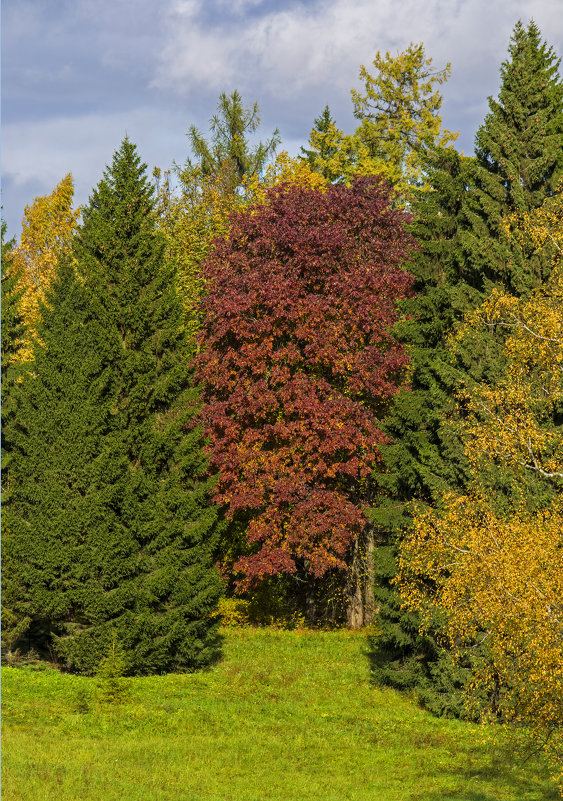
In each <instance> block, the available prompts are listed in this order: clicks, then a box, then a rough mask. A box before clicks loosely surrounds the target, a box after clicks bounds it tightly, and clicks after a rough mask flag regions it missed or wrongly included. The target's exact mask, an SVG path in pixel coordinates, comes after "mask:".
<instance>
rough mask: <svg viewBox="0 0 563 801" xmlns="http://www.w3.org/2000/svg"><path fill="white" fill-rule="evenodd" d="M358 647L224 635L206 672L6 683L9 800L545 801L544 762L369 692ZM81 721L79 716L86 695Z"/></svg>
mask: <svg viewBox="0 0 563 801" xmlns="http://www.w3.org/2000/svg"><path fill="white" fill-rule="evenodd" d="M363 646H364V638H363V637H362V636H361V635H358V634H356V635H352V634H348V633H346V632H332V633H294V632H275V631H269V630H262V631H248V630H246V631H245V630H241V631H230V632H228V634H227V637H226V642H225V659H224V660H223V662H222V663H221V664H219V665H218V666H217V667H215V668H214V669H213V670H211V671H209V672H208V673H204V674H198V675H175V676H162V677H152V678H144V679H127V680H125V681H126V685H127V690H128V698H127V700H126V701H125V702H124V703H122V704H121V705H118V706H108V705H104V704H101V703H100V702H99V700H98V696H99V691H98V690H96V687H95V683H94V681H93V680H92V679H87V678H80V677H74V676H68V675H62V674H59V673H57V672H55V671H51V670H49V671H41V672H39V671H32V670H30V669H14V668H5V669H4V671H3V703H4V716H3V724H4V745H3V771H4V776H3V781H2V798H3V801H24V799H25V801H29V799H41V801H67V800H68V801H77V800H78V799H80V801H114V800H115V801H205V799H214V801H265V800H266V799H271V800H272V801H273V800H275V801H282V800H283V801H309V799H311V801H312V799H315V801H317V800H321V801H368V799H369V801H391V799H393V801H407V800H412V801H414V799H418V800H419V801H439V800H440V799H456V801H493V800H494V801H497V800H498V799H502V801H509V799H511V800H512V801H532V800H533V801H547V799H556V798H558V797H559V795H558V793H557V791H556V790H555V788H554V787H553V784H552V783H551V782H550V781H549V779H548V774H547V770H546V769H545V768H543V767H542V766H541V765H536V764H532V763H529V762H528V763H526V765H524V766H518V765H517V764H515V759H514V758H513V757H511V755H510V752H509V751H508V750H507V749H503V748H502V744H500V745H498V744H497V745H496V746H495V747H492V746H491V745H490V743H489V744H488V743H485V742H483V731H482V730H481V729H480V728H479V727H474V726H469V725H467V724H463V723H460V722H458V721H444V720H437V719H435V718H432V717H431V716H430V715H428V714H426V713H425V712H423V711H422V710H420V709H418V708H417V707H416V706H414V705H413V704H412V703H411V702H409V701H408V700H406V699H404V698H402V697H401V696H399V695H397V694H396V693H395V692H393V691H391V690H389V691H386V690H376V689H374V688H372V687H370V685H369V682H368V669H367V661H366V659H365V657H364V656H363V655H362V653H361V652H362V648H363ZM85 697H86V698H89V699H90V701H89V706H90V711H88V712H84V711H82V712H81V711H79V709H80V708H81V707H83V706H84V698H85Z"/></svg>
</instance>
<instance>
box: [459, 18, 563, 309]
mask: <svg viewBox="0 0 563 801" xmlns="http://www.w3.org/2000/svg"><path fill="white" fill-rule="evenodd" d="M508 50H509V55H510V58H509V59H508V60H507V61H504V62H503V64H502V66H501V70H500V74H501V81H502V83H501V88H500V92H499V96H498V100H494V99H493V98H492V97H491V98H489V107H490V112H489V114H488V115H487V116H486V118H485V121H484V123H483V125H482V126H481V127H480V128H479V130H478V131H477V135H476V137H475V155H476V162H475V166H474V168H473V170H472V174H471V176H470V182H471V188H472V192H471V195H470V202H469V204H468V225H467V228H466V230H465V231H464V232H463V237H462V244H463V248H464V251H465V259H466V262H467V267H468V269H471V271H472V272H473V274H474V276H475V278H476V279H477V278H479V279H480V280H481V282H482V283H483V287H484V289H489V288H490V286H491V284H494V283H497V282H500V283H502V284H503V285H505V286H506V287H507V288H508V289H509V290H510V291H512V292H513V293H514V294H516V295H523V294H524V295H527V294H528V293H529V292H530V290H531V289H532V288H533V287H534V286H537V284H538V283H541V282H543V281H544V280H545V279H546V278H547V277H548V271H549V269H550V265H551V255H550V254H549V253H547V252H544V253H543V254H542V256H541V257H540V256H538V255H537V254H534V255H532V254H529V253H525V252H524V251H523V249H522V247H521V246H520V245H519V244H517V242H516V241H515V240H514V239H509V238H508V236H507V233H506V229H505V224H506V218H507V216H508V215H510V214H511V213H514V212H528V211H531V210H532V209H536V208H539V206H541V204H542V203H543V201H544V200H545V198H546V197H549V196H551V194H552V193H553V191H554V189H555V187H556V186H557V184H558V182H559V180H560V179H561V177H562V176H563V83H562V81H561V78H560V76H559V74H558V68H559V64H560V60H559V59H557V58H556V56H555V53H554V51H553V48H552V47H547V45H546V43H545V42H542V41H541V34H540V31H539V29H538V27H537V26H536V24H535V23H534V22H530V24H529V25H528V27H527V28H525V27H524V26H523V25H522V23H521V22H518V23H517V24H516V26H515V28H514V31H513V34H512V37H511V40H510V45H509V48H508Z"/></svg>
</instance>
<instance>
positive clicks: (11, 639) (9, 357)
mask: <svg viewBox="0 0 563 801" xmlns="http://www.w3.org/2000/svg"><path fill="white" fill-rule="evenodd" d="M1 234H2V383H1V391H2V398H1V408H2V468H1V469H2V504H3V505H4V504H6V503H7V502H8V500H9V497H10V487H11V484H12V482H11V481H10V478H9V476H10V462H11V445H10V431H11V429H12V427H13V425H14V423H15V420H16V417H15V399H14V394H15V390H16V388H17V384H18V379H19V377H20V375H21V365H20V364H19V361H18V357H19V353H20V350H21V346H22V342H23V338H24V336H25V324H24V320H23V317H22V315H21V313H20V301H21V297H22V294H23V292H22V291H21V290H19V289H18V286H17V285H18V279H19V275H18V273H17V271H16V270H15V269H14V262H13V259H12V255H13V254H12V251H13V249H14V245H15V241H14V239H9V240H7V239H6V223H5V222H4V220H2V232H1ZM6 537H7V527H6V525H5V515H2V538H3V543H4V546H5V545H6ZM7 576H8V570H7V569H6V565H5V563H4V562H3V572H2V579H3V582H4V581H5V580H6V578H7ZM3 586H4V584H3ZM30 622H31V621H30V619H29V618H28V617H26V616H25V615H24V616H18V615H17V614H16V613H15V612H14V610H13V609H11V608H10V607H9V606H8V605H7V600H6V597H5V595H4V596H3V597H2V654H3V657H8V658H9V654H10V652H11V651H12V649H13V648H14V646H15V643H16V642H17V641H18V639H20V637H21V636H22V635H23V634H25V633H26V632H27V630H28V628H29V624H30Z"/></svg>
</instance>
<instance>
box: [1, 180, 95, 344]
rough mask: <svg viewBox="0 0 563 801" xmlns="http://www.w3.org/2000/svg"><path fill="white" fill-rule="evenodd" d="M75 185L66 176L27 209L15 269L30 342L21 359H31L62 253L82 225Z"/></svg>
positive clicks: (13, 260)
mask: <svg viewBox="0 0 563 801" xmlns="http://www.w3.org/2000/svg"><path fill="white" fill-rule="evenodd" d="M73 197H74V182H73V179H72V176H71V175H70V173H69V174H68V175H65V177H64V178H63V179H62V181H61V182H60V183H59V184H57V186H56V187H55V188H54V190H53V191H52V192H51V194H50V195H45V196H40V197H36V198H35V200H34V201H33V202H32V203H31V205H30V206H26V207H25V210H24V216H23V221H22V232H21V237H20V243H19V245H18V246H17V247H16V248H14V252H13V259H12V263H13V269H14V270H15V271H16V272H18V273H19V275H20V278H19V284H18V286H19V288H20V289H21V290H22V291H23V293H24V294H23V297H22V302H21V311H22V314H23V316H24V320H25V323H26V329H27V337H28V341H27V343H26V346H25V348H24V349H23V350H22V353H21V358H22V359H23V360H29V359H30V358H31V340H32V338H33V337H34V335H35V330H36V326H37V321H38V316H39V303H40V301H43V300H44V299H45V292H46V290H47V289H48V287H49V285H50V283H51V281H52V280H53V275H54V271H55V266H56V264H57V260H58V258H59V256H60V255H61V253H63V251H64V250H65V249H66V248H68V247H69V246H70V244H71V241H72V237H73V235H74V233H75V231H76V227H77V225H78V217H79V215H80V210H79V209H73V208H72V204H73Z"/></svg>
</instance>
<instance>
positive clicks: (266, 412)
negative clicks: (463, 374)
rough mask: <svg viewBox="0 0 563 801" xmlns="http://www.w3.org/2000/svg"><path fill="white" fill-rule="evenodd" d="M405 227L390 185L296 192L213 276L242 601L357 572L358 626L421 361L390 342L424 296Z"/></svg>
mask: <svg viewBox="0 0 563 801" xmlns="http://www.w3.org/2000/svg"><path fill="white" fill-rule="evenodd" d="M403 217H404V215H402V214H401V213H400V212H397V211H393V210H392V209H391V208H390V191H389V188H388V186H387V185H386V184H385V183H381V182H380V181H378V180H376V179H369V178H365V179H358V180H357V181H356V182H355V183H354V184H353V186H352V187H350V188H346V187H344V186H329V187H328V188H326V191H320V190H318V189H311V188H301V187H298V186H292V187H283V186H280V187H278V188H274V189H272V190H271V192H270V194H269V197H268V203H267V204H266V205H263V206H261V207H258V208H255V209H250V210H249V211H248V212H246V213H243V214H239V215H236V216H235V217H234V218H233V221H232V224H231V229H230V232H229V234H228V236H227V237H225V239H224V240H222V241H220V242H218V243H217V245H216V247H215V250H214V251H213V253H212V255H211V256H210V258H209V259H208V260H207V261H206V262H205V265H204V269H205V278H206V280H207V281H208V289H209V293H208V295H207V296H206V298H205V299H204V310H205V325H204V327H203V330H202V338H201V341H202V345H205V348H204V349H203V350H202V352H201V354H200V356H199V360H198V374H199V378H200V380H201V381H202V382H204V385H205V390H204V406H203V411H202V415H203V420H204V422H205V426H206V430H207V432H208V434H209V436H210V438H211V464H212V466H213V468H214V469H216V470H217V471H218V473H219V481H218V485H217V491H216V500H217V502H218V504H220V505H221V506H223V507H224V509H225V512H226V515H227V518H228V519H229V520H230V521H231V524H232V526H233V527H235V528H236V527H237V526H238V527H239V529H242V531H243V541H244V542H243V545H244V548H243V551H242V552H241V553H239V554H238V556H239V558H238V560H236V562H235V564H234V569H235V570H236V571H239V574H240V583H239V589H243V588H247V587H249V586H253V585H255V584H256V583H257V582H260V581H262V580H264V579H266V578H267V577H269V576H276V575H283V574H289V575H293V576H295V577H296V578H299V579H301V580H302V581H304V582H306V583H308V584H309V586H310V585H311V584H312V582H314V580H315V579H316V578H319V577H322V576H324V575H326V574H327V572H328V571H331V570H334V571H347V572H348V576H349V579H350V581H349V593H348V594H349V601H350V604H349V610H348V620H349V624H350V625H352V626H357V625H361V623H362V622H363V619H364V611H365V610H364V608H363V602H364V599H363V598H362V592H361V587H360V589H359V582H358V580H357V579H358V576H357V575H356V571H357V570H358V564H359V559H360V550H361V549H362V547H363V546H364V545H365V544H366V543H365V542H364V540H365V539H367V540H369V526H368V525H367V520H366V515H365V507H366V505H367V503H368V501H369V476H370V473H371V471H372V470H373V469H374V467H375V465H376V464H377V463H378V460H379V447H380V444H381V443H382V442H383V441H384V439H385V437H384V435H383V434H382V432H381V427H380V417H381V416H382V415H383V413H384V411H385V409H386V407H387V405H388V402H389V399H390V398H391V397H392V395H393V394H394V393H395V392H396V390H397V388H398V386H399V385H400V384H401V382H402V381H403V379H404V373H405V367H406V364H407V359H406V356H405V353H404V350H403V349H402V347H400V346H399V345H397V343H396V341H395V340H394V338H393V336H392V334H391V332H390V326H391V325H392V323H393V321H394V319H395V315H396V312H395V307H396V303H397V301H398V300H399V299H400V298H402V297H404V295H405V294H406V293H407V292H408V291H409V287H410V284H411V279H410V277H409V275H408V274H407V273H405V272H403V270H402V268H401V264H402V262H403V260H404V259H405V257H406V255H407V253H408V250H409V248H410V247H411V245H412V241H411V239H410V237H409V236H408V235H407V234H406V233H405V231H404V218H403Z"/></svg>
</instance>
